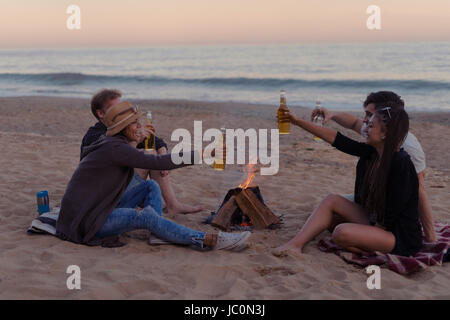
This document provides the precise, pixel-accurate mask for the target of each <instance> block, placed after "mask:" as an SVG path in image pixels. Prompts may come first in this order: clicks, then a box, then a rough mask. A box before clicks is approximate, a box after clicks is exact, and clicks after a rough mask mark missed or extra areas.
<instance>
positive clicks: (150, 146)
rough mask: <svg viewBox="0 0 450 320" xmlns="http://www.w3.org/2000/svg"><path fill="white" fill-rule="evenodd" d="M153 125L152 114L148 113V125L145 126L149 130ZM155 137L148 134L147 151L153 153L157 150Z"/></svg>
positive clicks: (146, 140)
mask: <svg viewBox="0 0 450 320" xmlns="http://www.w3.org/2000/svg"><path fill="white" fill-rule="evenodd" d="M151 125H152V113H151V112H150V111H147V114H146V123H145V126H146V127H147V128H149V127H151ZM155 144H156V143H155V135H154V134H152V133H149V134H148V137H147V138H145V151H151V150H155Z"/></svg>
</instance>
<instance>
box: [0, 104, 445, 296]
mask: <svg viewBox="0 0 450 320" xmlns="http://www.w3.org/2000/svg"><path fill="white" fill-rule="evenodd" d="M134 102H136V103H137V104H139V105H140V106H141V108H143V109H147V110H151V111H152V113H153V116H154V118H155V123H156V130H157V132H158V135H159V136H160V137H162V138H163V139H164V140H165V141H166V142H167V144H168V145H169V147H170V148H171V147H173V146H174V145H175V143H176V142H172V141H170V135H171V133H172V131H173V130H174V129H176V128H186V129H188V130H190V131H191V132H192V131H193V123H194V120H203V128H204V130H205V129H206V128H220V127H221V126H223V125H224V126H225V127H228V128H243V129H247V128H256V129H259V128H275V127H276V122H275V112H276V109H277V106H275V105H274V106H267V105H247V104H238V103H211V102H195V101H184V100H164V101H161V100H159V101H157V100H155V101H153V100H148V101H147V100H146V101H138V100H135V101H134ZM325 107H326V105H325ZM293 110H294V112H295V113H296V114H297V115H301V116H303V117H304V118H307V117H309V114H310V111H311V110H310V109H307V108H300V107H296V108H293ZM359 114H360V115H362V109H361V112H360V113H359ZM0 115H1V116H0V145H1V147H2V156H1V157H0V164H1V171H0V299H449V298H450V289H449V288H450V277H449V273H450V264H444V265H443V266H436V267H430V268H428V269H426V270H424V271H422V272H419V273H416V274H413V275H411V276H402V275H399V274H397V273H395V272H393V271H390V270H388V269H386V268H383V269H382V273H381V277H382V278H381V290H369V289H368V288H367V286H366V280H367V274H366V272H365V270H364V269H361V268H357V267H355V266H353V265H349V264H347V263H345V262H344V261H343V260H342V259H341V258H339V257H338V256H336V255H334V254H330V253H323V252H321V251H320V250H319V249H318V248H317V241H318V240H319V239H321V238H323V237H328V236H329V233H328V232H324V233H323V234H321V235H320V236H319V237H318V238H317V239H316V240H314V241H313V242H311V243H310V244H309V245H307V246H306V248H305V252H304V254H301V255H300V254H298V255H296V254H291V255H288V256H286V257H282V258H278V257H275V256H273V255H272V254H270V251H271V250H272V249H273V248H275V247H277V246H279V245H280V244H282V243H284V242H286V241H287V240H289V239H290V238H291V237H293V236H294V235H295V233H296V232H297V231H298V230H299V228H300V227H301V226H302V225H303V223H304V222H305V220H306V219H307V217H308V216H309V215H310V214H311V212H312V211H313V209H314V208H315V206H316V205H317V204H318V203H319V202H320V201H321V200H322V199H323V198H324V197H325V196H326V195H328V194H330V193H338V194H343V193H352V191H353V184H354V178H355V166H356V162H357V159H356V158H354V157H351V156H348V155H345V154H343V153H341V152H339V151H337V150H335V149H334V148H332V147H331V146H329V145H327V144H325V143H318V142H315V141H314V140H313V138H312V136H311V135H310V134H308V133H306V132H305V131H302V130H301V129H299V128H293V130H292V132H291V134H290V135H289V136H281V137H280V170H279V172H278V174H277V175H274V176H257V177H256V178H255V179H254V181H253V183H252V184H253V185H258V186H259V187H260V189H261V192H262V196H263V197H264V200H265V202H266V204H267V205H268V206H269V207H270V208H271V209H272V211H274V212H275V213H276V214H277V215H281V214H284V217H283V219H284V220H283V222H284V224H283V225H282V227H281V228H280V229H277V230H261V231H259V230H258V231H254V232H253V234H252V236H251V238H250V246H249V248H248V249H247V250H246V251H244V252H241V253H233V252H226V251H222V252H218V251H210V252H200V251H196V250H191V249H189V248H185V247H181V246H176V245H164V246H150V245H148V244H147V238H148V232H147V231H144V230H141V231H134V232H131V233H128V234H126V235H125V236H123V237H122V240H123V241H124V242H126V243H127V245H126V246H124V247H120V248H102V247H88V246H82V245H76V244H73V243H70V242H66V241H61V240H59V239H58V238H56V237H53V236H48V235H35V236H30V235H28V234H27V233H26V230H27V228H28V227H29V225H30V223H31V221H32V220H33V218H34V217H36V215H37V213H36V192H37V191H40V190H48V191H49V195H50V203H51V206H52V207H54V206H58V205H59V201H60V200H61V197H62V196H63V194H64V191H65V188H66V185H67V182H68V181H69V179H70V177H71V175H72V173H73V171H74V170H75V168H76V166H77V164H78V162H79V154H80V143H81V139H82V137H83V135H84V133H85V132H86V130H87V129H88V127H89V126H91V125H93V124H94V123H95V119H94V117H93V115H92V114H91V112H90V108H89V100H88V99H74V98H52V97H13V98H0ZM410 118H411V123H410V131H411V132H413V133H414V134H415V135H416V136H417V138H418V139H419V141H420V142H421V144H422V146H423V149H424V151H425V154H426V156H427V166H428V168H427V176H426V187H427V191H428V195H429V198H430V201H431V206H432V209H433V216H434V218H435V220H436V221H440V222H447V223H448V222H450V209H449V208H450V197H449V182H450V166H449V163H450V154H449V152H448V150H449V149H450V142H449V139H448V137H449V136H450V113H437V112H427V113H411V114H410ZM330 126H331V127H334V128H338V127H337V126H336V125H335V124H330ZM343 132H346V133H348V134H349V135H350V136H352V137H354V138H357V136H356V134H354V133H350V132H347V131H345V130H343ZM205 145H206V143H205ZM242 169H243V167H242V166H241V165H230V166H227V168H226V170H225V171H223V172H218V171H214V170H213V168H212V167H210V166H207V165H197V166H192V167H187V168H182V169H179V170H174V171H172V172H170V177H171V179H172V182H174V183H173V185H174V188H175V191H176V193H177V196H178V198H179V199H180V200H181V201H183V202H185V203H188V204H193V205H198V204H201V205H203V206H204V207H205V208H206V209H205V210H204V211H202V212H200V213H197V214H193V215H187V216H184V215H176V216H168V217H169V218H170V219H173V220H174V221H177V222H179V223H181V224H184V225H187V226H189V227H192V228H195V229H199V230H202V231H213V230H214V228H213V227H212V226H210V225H205V224H202V221H203V220H204V219H205V218H206V217H208V216H209V215H210V212H211V211H214V210H216V209H217V207H218V206H219V205H220V203H221V202H222V200H223V198H224V196H225V194H226V192H227V191H228V190H229V189H231V188H234V187H236V186H237V185H238V184H239V183H240V182H241V178H242V174H243V173H242ZM74 264H75V265H78V266H80V268H81V277H82V278H81V290H68V289H67V287H66V279H67V277H68V274H66V268H67V267H68V266H69V265H74Z"/></svg>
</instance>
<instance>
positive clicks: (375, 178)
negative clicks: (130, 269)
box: [361, 103, 409, 224]
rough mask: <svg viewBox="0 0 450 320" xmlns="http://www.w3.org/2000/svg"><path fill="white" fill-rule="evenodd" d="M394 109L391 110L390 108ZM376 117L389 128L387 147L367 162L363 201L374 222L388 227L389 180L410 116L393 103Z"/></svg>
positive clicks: (378, 111)
mask: <svg viewBox="0 0 450 320" xmlns="http://www.w3.org/2000/svg"><path fill="white" fill-rule="evenodd" d="M388 108H390V109H388ZM375 117H376V118H377V119H378V120H380V123H382V125H383V126H385V128H386V136H385V139H384V148H383V154H382V156H381V159H379V156H378V153H376V152H375V153H374V155H373V156H372V158H371V159H369V160H367V161H368V162H369V163H368V164H367V171H366V174H365V176H364V179H363V183H362V190H361V200H362V204H363V206H364V208H365V209H366V210H367V211H368V212H369V215H370V220H371V222H373V223H374V222H375V221H377V222H379V223H381V224H384V213H385V210H386V208H385V203H386V195H387V194H386V193H387V180H388V177H389V171H390V169H391V162H392V158H393V157H394V153H395V152H397V151H398V150H399V149H400V147H401V145H402V144H403V142H404V140H405V138H406V135H407V134H408V130H409V117H408V114H407V113H406V111H405V110H404V109H402V108H397V109H394V108H392V107H390V106H389V103H388V104H387V105H385V107H384V108H379V109H378V110H377V111H376V112H375Z"/></svg>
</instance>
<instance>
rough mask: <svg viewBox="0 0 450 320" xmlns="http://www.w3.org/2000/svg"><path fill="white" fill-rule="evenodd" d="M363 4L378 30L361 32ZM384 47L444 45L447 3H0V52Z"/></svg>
mask: <svg viewBox="0 0 450 320" xmlns="http://www.w3.org/2000/svg"><path fill="white" fill-rule="evenodd" d="M69 5H77V6H79V7H80V10H81V29H80V30H69V29H68V28H67V27H66V21H67V19H68V18H69V16H70V14H67V13H66V10H67V7H68V6H69ZM370 5H377V6H379V7H380V9H381V30H368V28H367V27H366V21H367V19H368V18H369V16H370V14H367V13H366V9H367V7H368V6H370ZM389 41H397V42H409V41H450V1H449V0H426V1H425V0H370V1H366V0H157V1H156V0H126V1H125V0H70V1H66V0H40V1H38V0H33V1H30V0H0V48H22V47H23V48H39V47H62V48H64V47H102V46H115V47H123V46H151V45H197V44H201V45H208V44H214V45H215V44H271V43H283V44H291V43H293V44H294V43H321V42H389Z"/></svg>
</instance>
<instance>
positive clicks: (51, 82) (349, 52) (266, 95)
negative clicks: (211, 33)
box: [0, 42, 450, 111]
mask: <svg viewBox="0 0 450 320" xmlns="http://www.w3.org/2000/svg"><path fill="white" fill-rule="evenodd" d="M101 88H116V89H120V90H121V91H122V92H123V93H124V98H138V99H189V100H201V101H225V102H227V101H230V102H245V103H262V104H273V105H278V104H279V91H280V90H281V89H284V90H285V91H286V96H287V103H288V105H291V106H306V107H314V105H315V102H316V100H320V101H321V103H322V105H323V106H325V107H329V108H331V109H341V110H359V109H360V108H361V105H362V102H363V101H364V99H365V97H366V96H367V94H368V93H370V92H373V91H378V90H392V91H395V92H397V93H398V94H399V95H401V96H402V98H403V99H404V100H405V103H406V106H407V110H420V111H450V42H434V43H431V42H430V43H364V44H361V43H353V44H342V43H341V44H299V45H236V46H230V45H226V46H225V45H221V46H173V47H143V48H89V49H87V48H80V49H67V48H66V49H2V50H0V96H4V97H5V96H43V95H44V96H67V97H82V98H89V97H91V96H92V95H93V94H94V93H95V92H96V91H98V90H99V89H101Z"/></svg>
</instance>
